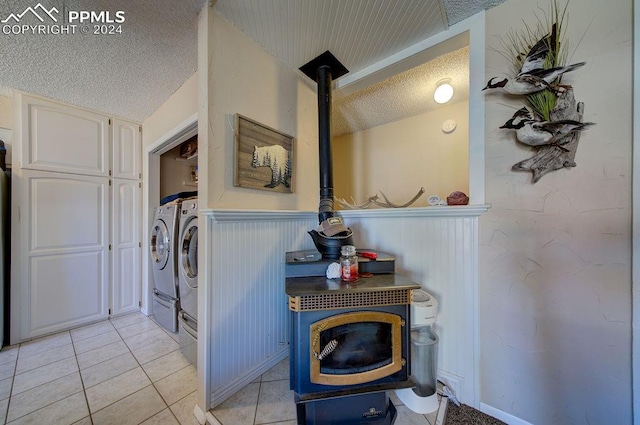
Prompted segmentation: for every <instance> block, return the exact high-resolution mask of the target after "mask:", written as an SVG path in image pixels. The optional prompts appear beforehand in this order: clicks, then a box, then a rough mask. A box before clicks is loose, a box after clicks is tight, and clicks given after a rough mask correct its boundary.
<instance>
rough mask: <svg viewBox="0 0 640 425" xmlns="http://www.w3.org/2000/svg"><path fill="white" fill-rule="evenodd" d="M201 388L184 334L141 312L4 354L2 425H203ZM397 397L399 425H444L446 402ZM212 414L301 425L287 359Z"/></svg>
mask: <svg viewBox="0 0 640 425" xmlns="http://www.w3.org/2000/svg"><path fill="white" fill-rule="evenodd" d="M196 388H197V381H196V370H195V368H194V367H193V366H192V365H190V364H189V362H188V361H187V360H186V359H185V358H184V357H183V356H182V354H181V353H180V350H179V347H178V342H177V335H176V334H173V333H171V332H167V331H165V330H164V329H163V328H161V327H160V326H158V325H157V324H156V323H155V322H153V321H152V320H151V319H149V318H148V317H146V316H145V315H143V314H141V313H135V314H130V315H126V316H122V317H117V318H114V319H111V320H106V321H103V322H99V323H96V324H92V325H88V326H84V327H81V328H77V329H72V330H70V331H66V332H60V333H57V334H55V335H51V336H47V337H43V338H39V339H35V340H33V341H29V342H25V343H22V344H20V345H15V346H9V347H4V348H3V349H2V350H1V351H0V422H1V423H3V424H7V423H8V424H55V425H91V424H94V425H103V424H117V425H128V424H130V425H135V424H143V425H197V424H198V422H197V420H196V418H195V416H193V407H194V406H195V404H196V397H197V395H196ZM390 398H391V400H392V401H393V403H394V405H395V406H396V408H397V410H398V416H397V419H396V422H395V424H396V425H443V422H444V414H445V409H446V401H447V400H446V398H444V399H442V401H441V403H440V408H439V409H438V410H437V411H436V412H433V413H431V414H428V415H419V414H417V413H414V412H412V411H410V410H409V409H408V408H406V407H405V406H403V405H402V403H401V402H400V401H399V400H398V399H397V397H395V395H394V394H393V393H391V395H390ZM211 413H212V414H213V415H214V417H215V418H216V419H217V420H218V421H219V423H221V424H222V425H262V424H270V425H276V424H279V425H280V424H281V425H294V424H295V423H296V420H295V419H296V408H295V403H294V401H293V392H292V391H291V390H289V361H288V359H284V360H283V361H282V362H280V363H279V364H277V365H276V366H274V367H273V368H272V369H270V370H269V371H267V372H266V373H264V374H263V375H262V376H261V377H260V378H258V379H256V380H255V381H254V382H252V383H250V384H249V385H247V386H246V387H245V388H243V389H242V390H241V391H239V392H238V393H237V394H235V395H234V396H233V397H231V398H230V399H229V400H227V401H226V402H224V403H223V404H221V405H220V406H218V407H217V408H215V409H213V410H211Z"/></svg>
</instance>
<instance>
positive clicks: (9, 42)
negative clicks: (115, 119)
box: [0, 0, 204, 121]
mask: <svg viewBox="0 0 640 425" xmlns="http://www.w3.org/2000/svg"><path fill="white" fill-rule="evenodd" d="M38 2H40V3H41V4H42V5H43V6H45V7H47V8H51V7H56V9H58V11H59V13H58V14H55V13H54V16H55V17H57V18H58V20H59V21H58V22H61V19H62V16H65V15H66V13H65V12H64V10H67V11H69V10H86V11H92V10H93V11H101V10H105V11H110V12H111V13H112V14H114V13H115V12H116V11H119V10H121V11H124V12H125V15H124V16H125V22H124V23H122V27H121V28H122V34H113V35H102V34H101V35H93V34H80V33H79V31H78V32H77V33H76V34H67V35H64V34H57V35H56V34H18V35H13V34H12V35H6V34H4V33H2V34H0V52H2V60H1V61H0V85H2V86H6V87H10V88H14V89H19V90H23V91H26V92H29V93H34V94H38V95H42V96H46V97H49V98H53V99H57V100H62V101H64V102H67V103H70V104H74V105H79V106H83V107H86V108H89V109H93V110H96V111H100V112H105V113H108V114H112V115H115V116H120V117H124V118H128V119H132V120H135V121H142V120H143V119H144V118H146V117H147V116H149V115H150V114H151V113H152V112H153V111H155V110H156V109H157V108H158V107H159V106H160V105H161V104H162V103H164V102H165V101H166V100H167V99H168V98H169V96H171V94H173V93H174V92H175V91H176V90H177V89H178V88H179V87H180V86H181V85H182V84H183V83H184V82H185V81H186V80H187V79H188V78H189V77H191V76H192V75H193V73H194V72H195V71H196V68H197V45H198V42H197V17H198V13H199V12H200V10H201V7H202V4H203V3H204V0H181V1H180V2H176V1H172V0H135V1H129V0H109V1H106V0H105V1H98V0H29V1H25V0H2V1H0V21H1V20H4V19H6V18H7V17H8V16H9V15H10V14H11V13H22V12H23V11H24V10H25V8H27V7H29V6H31V7H35V6H36V5H37V4H38ZM44 19H45V21H44V22H40V21H39V20H38V19H37V18H36V17H35V16H33V15H32V14H30V13H28V14H26V15H24V16H23V17H22V19H21V21H20V24H21V25H23V24H31V25H37V24H48V23H51V24H53V21H51V20H50V19H49V18H48V17H44ZM9 22H11V23H12V24H13V23H14V22H13V20H11V21H9ZM3 25H4V24H0V26H3ZM90 30H93V26H92V25H90Z"/></svg>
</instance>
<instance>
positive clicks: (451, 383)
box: [437, 370, 475, 407]
mask: <svg viewBox="0 0 640 425" xmlns="http://www.w3.org/2000/svg"><path fill="white" fill-rule="evenodd" d="M437 376H438V380H440V381H442V382H443V383H444V384H445V385H446V386H447V387H449V389H450V390H451V391H453V395H455V396H456V398H457V399H458V401H460V403H464V404H469V401H468V400H465V399H464V397H463V394H464V392H463V390H464V378H462V377H460V376H458V375H454V374H453V373H449V372H446V371H443V370H438V375H437ZM472 407H475V406H472Z"/></svg>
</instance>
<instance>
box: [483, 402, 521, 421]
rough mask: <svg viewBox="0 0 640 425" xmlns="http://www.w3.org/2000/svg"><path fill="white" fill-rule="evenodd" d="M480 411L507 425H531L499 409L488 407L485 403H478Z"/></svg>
mask: <svg viewBox="0 0 640 425" xmlns="http://www.w3.org/2000/svg"><path fill="white" fill-rule="evenodd" d="M480 411H481V412H482V413H486V414H487V415H489V416H493V417H494V418H496V419H499V420H501V421H502V422H505V423H507V424H509V425H532V424H531V423H529V422H527V421H525V420H523V419H520V418H518V417H517V416H513V415H510V414H509V413H507V412H503V411H502V410H500V409H496V408H495V407H493V406H489V405H488V404H485V403H480Z"/></svg>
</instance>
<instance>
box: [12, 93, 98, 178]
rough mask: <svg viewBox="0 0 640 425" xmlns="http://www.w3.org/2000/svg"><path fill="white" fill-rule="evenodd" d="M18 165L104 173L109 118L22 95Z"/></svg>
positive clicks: (75, 171) (36, 168)
mask: <svg viewBox="0 0 640 425" xmlns="http://www.w3.org/2000/svg"><path fill="white" fill-rule="evenodd" d="M21 119H22V125H21V127H22V139H23V140H22V168H25V169H31V170H42V171H58V172H61V173H73V174H85V175H92V176H105V177H106V176H108V175H109V164H110V163H111V158H110V155H109V152H110V148H109V118H107V117H105V116H103V115H99V114H95V113H92V112H88V111H84V110H81V109H76V108H72V107H69V106H65V105H61V104H58V103H54V102H47V101H45V100H42V99H38V98H34V97H30V96H22V111H21Z"/></svg>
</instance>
